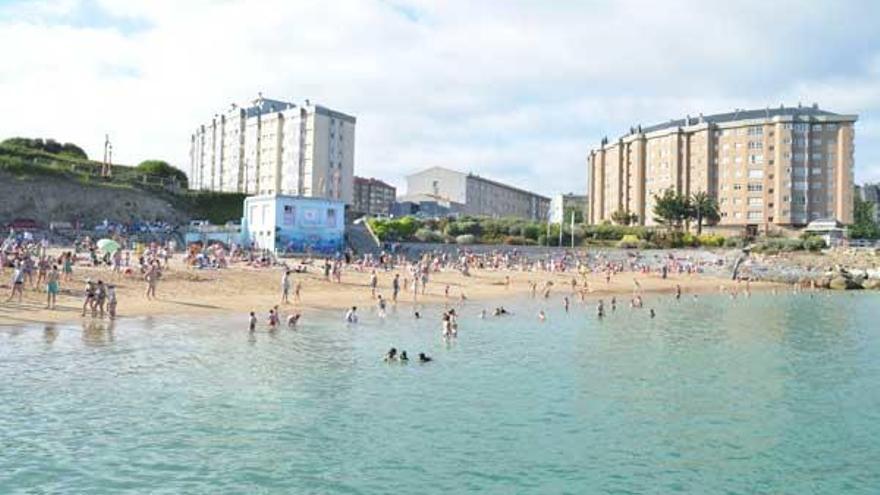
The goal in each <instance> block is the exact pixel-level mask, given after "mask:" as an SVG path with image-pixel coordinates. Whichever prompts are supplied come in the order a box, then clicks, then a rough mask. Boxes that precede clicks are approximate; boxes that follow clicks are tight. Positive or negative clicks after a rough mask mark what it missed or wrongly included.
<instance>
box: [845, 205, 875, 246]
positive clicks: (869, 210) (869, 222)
mask: <svg viewBox="0 0 880 495" xmlns="http://www.w3.org/2000/svg"><path fill="white" fill-rule="evenodd" d="M876 207H877V205H875V204H874V203H870V202H868V201H863V200H862V199H861V198H859V197H855V198H853V224H852V225H850V227H849V236H850V237H851V238H853V239H878V238H880V227H878V226H877V223H876V222H874V208H876Z"/></svg>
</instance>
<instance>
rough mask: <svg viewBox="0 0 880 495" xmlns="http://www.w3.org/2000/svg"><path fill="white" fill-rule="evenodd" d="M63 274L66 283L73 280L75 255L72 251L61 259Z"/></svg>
mask: <svg viewBox="0 0 880 495" xmlns="http://www.w3.org/2000/svg"><path fill="white" fill-rule="evenodd" d="M61 272H62V274H63V278H64V281H65V282H70V281H71V280H73V253H71V252H70V251H67V252H66V253H64V255H62V257H61Z"/></svg>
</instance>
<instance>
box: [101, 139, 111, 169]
mask: <svg viewBox="0 0 880 495" xmlns="http://www.w3.org/2000/svg"><path fill="white" fill-rule="evenodd" d="M111 163H113V145H112V144H110V135H109V134H104V161H103V162H101V177H111V176H112V175H113V171H112V167H111V166H110V164H111Z"/></svg>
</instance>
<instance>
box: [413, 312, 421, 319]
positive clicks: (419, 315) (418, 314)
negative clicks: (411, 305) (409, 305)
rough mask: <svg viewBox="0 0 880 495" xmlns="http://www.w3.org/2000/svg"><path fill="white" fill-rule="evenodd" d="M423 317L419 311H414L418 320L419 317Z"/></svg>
mask: <svg viewBox="0 0 880 495" xmlns="http://www.w3.org/2000/svg"><path fill="white" fill-rule="evenodd" d="M421 317H422V315H421V314H420V313H419V312H418V311H416V312H415V313H413V318H415V319H417V320H418V319H421Z"/></svg>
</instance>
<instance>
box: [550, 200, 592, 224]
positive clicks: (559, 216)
mask: <svg viewBox="0 0 880 495" xmlns="http://www.w3.org/2000/svg"><path fill="white" fill-rule="evenodd" d="M587 204H588V202H587V196H586V195H583V194H572V193H568V194H556V195H554V196H553V197H551V198H550V223H568V222H571V213H572V212H575V222H576V223H582V222H583V221H584V219H586V218H587Z"/></svg>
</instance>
